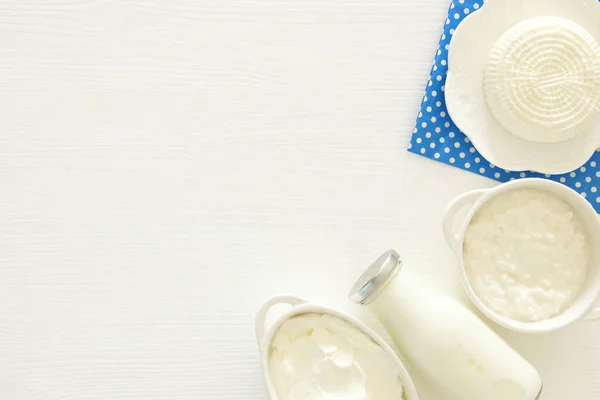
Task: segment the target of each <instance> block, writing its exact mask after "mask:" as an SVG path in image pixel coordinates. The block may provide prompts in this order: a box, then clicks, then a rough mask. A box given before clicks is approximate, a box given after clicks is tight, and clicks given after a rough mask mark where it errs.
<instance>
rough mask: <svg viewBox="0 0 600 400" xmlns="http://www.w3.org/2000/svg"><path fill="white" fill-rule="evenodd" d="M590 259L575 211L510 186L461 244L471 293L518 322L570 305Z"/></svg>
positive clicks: (558, 311) (483, 210) (485, 210)
mask: <svg viewBox="0 0 600 400" xmlns="http://www.w3.org/2000/svg"><path fill="white" fill-rule="evenodd" d="M591 258H592V254H591V249H590V245H589V243H588V239H587V236H586V231H585V229H584V227H583V225H582V223H581V221H580V220H579V217H578V216H577V214H576V213H575V211H574V210H573V209H572V208H571V207H570V206H569V205H568V204H567V203H565V202H564V201H562V200H561V199H559V198H557V197H556V196H554V195H552V194H550V193H549V192H545V191H542V190H537V189H517V190H510V191H507V192H504V193H501V194H499V195H498V196H496V197H494V198H492V199H491V200H490V201H488V202H487V203H485V204H484V205H483V206H482V207H481V208H480V209H479V210H478V211H477V213H476V214H475V215H474V217H473V218H472V219H471V221H470V223H469V226H468V228H467V230H466V232H465V236H464V242H463V261H464V265H465V270H466V273H467V277H468V280H469V281H470V283H471V285H472V287H473V290H474V292H475V294H476V295H477V296H478V297H479V299H480V300H481V301H482V302H483V303H485V305H486V306H487V307H489V308H490V309H491V310H493V311H494V312H496V313H497V314H500V315H503V316H505V317H507V318H510V319H513V320H517V321H522V322H536V321H542V320H546V319H550V318H552V317H555V316H557V315H559V314H561V313H562V312H564V311H565V310H566V309H567V308H569V306H571V304H573V302H574V301H575V299H576V298H577V297H578V296H579V294H580V293H581V292H582V290H583V287H584V285H585V282H586V279H587V276H588V272H589V269H590V264H591Z"/></svg>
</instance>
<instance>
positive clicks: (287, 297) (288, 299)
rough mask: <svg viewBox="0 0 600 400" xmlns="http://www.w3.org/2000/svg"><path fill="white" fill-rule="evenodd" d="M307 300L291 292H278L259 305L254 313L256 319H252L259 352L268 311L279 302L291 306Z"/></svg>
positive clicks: (261, 349)
mask: <svg viewBox="0 0 600 400" xmlns="http://www.w3.org/2000/svg"><path fill="white" fill-rule="evenodd" d="M307 302H308V301H307V300H305V299H303V298H300V297H297V296H294V295H291V294H279V295H276V296H273V297H271V298H270V299H268V300H267V301H265V302H264V303H263V305H262V306H260V309H259V310H258V313H256V319H255V320H254V329H255V332H256V341H257V342H258V347H259V349H260V351H261V353H264V348H263V347H264V343H263V339H264V337H265V330H266V323H267V314H269V311H271V309H272V308H273V307H275V306H276V305H279V304H288V305H290V306H292V308H293V307H296V306H298V305H300V304H305V303H307Z"/></svg>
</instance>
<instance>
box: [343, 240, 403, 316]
mask: <svg viewBox="0 0 600 400" xmlns="http://www.w3.org/2000/svg"><path fill="white" fill-rule="evenodd" d="M401 266H402V260H400V255H399V254H398V253H396V251H394V250H388V251H386V252H385V253H383V254H382V255H381V256H380V257H379V258H378V259H377V260H375V262H373V264H371V266H370V267H369V268H367V270H366V271H365V273H364V274H362V276H361V277H360V278H358V280H357V281H356V283H355V284H354V286H353V287H352V290H350V293H349V294H348V297H349V298H350V300H352V301H353V302H354V303H356V304H362V305H366V304H368V303H369V302H370V301H371V300H373V299H374V298H375V297H376V296H377V294H379V293H380V292H381V290H383V288H385V285H386V284H387V282H389V280H390V278H392V277H393V276H394V275H396V273H397V272H398V271H399V270H400V267H401Z"/></svg>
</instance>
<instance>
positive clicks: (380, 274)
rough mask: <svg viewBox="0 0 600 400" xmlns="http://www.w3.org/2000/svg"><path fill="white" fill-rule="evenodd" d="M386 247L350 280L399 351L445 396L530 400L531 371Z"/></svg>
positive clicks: (534, 389)
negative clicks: (362, 270) (359, 273)
mask: <svg viewBox="0 0 600 400" xmlns="http://www.w3.org/2000/svg"><path fill="white" fill-rule="evenodd" d="M401 266H402V263H401V261H400V257H399V255H398V254H397V253H396V252H395V251H393V250H390V251H388V252H387V253H385V254H383V255H382V256H381V257H380V258H379V259H377V260H376V261H375V262H374V263H373V264H372V265H371V266H370V267H369V269H368V270H367V271H366V272H365V273H364V274H363V276H361V278H360V279H359V280H358V281H357V282H356V285H355V286H354V288H353V289H352V291H351V293H350V298H351V300H352V301H354V302H356V303H359V304H363V305H368V307H369V309H370V310H371V311H372V312H373V313H374V314H375V315H376V316H377V317H378V318H379V320H380V321H381V323H382V324H383V325H384V326H385V328H386V329H387V331H388V333H389V334H390V336H391V338H392V339H393V340H394V342H395V343H396V345H397V346H398V348H399V349H400V351H401V352H402V353H403V354H404V355H406V356H407V357H408V358H409V359H410V361H411V362H412V363H413V364H414V366H415V367H417V368H418V369H419V370H420V371H421V372H422V373H423V374H424V375H425V376H427V377H428V378H430V379H431V380H432V381H434V382H435V383H436V386H437V387H438V389H439V390H440V392H441V394H442V395H444V397H445V398H447V399H451V400H509V399H510V400H536V399H537V398H538V397H539V395H540V393H541V390H542V379H541V377H540V375H539V374H538V373H537V371H536V370H535V369H534V368H533V366H531V364H529V363H528V362H527V361H526V360H525V359H524V358H523V357H522V356H521V355H519V354H518V353H517V352H516V351H515V350H513V349H512V348H511V347H510V346H509V345H508V344H507V343H506V342H504V340H502V338H500V337H499V336H498V335H497V334H496V333H494V332H493V331H492V330H491V329H490V328H489V327H488V326H487V325H485V324H484V323H483V321H481V320H480V319H479V318H478V317H477V316H476V315H475V314H473V313H472V312H471V311H470V310H469V309H468V308H467V307H466V306H464V305H463V304H462V303H460V302H459V301H458V300H456V299H454V298H452V297H450V296H448V295H446V294H444V293H443V292H441V291H438V290H436V289H434V288H431V287H429V286H427V285H426V284H424V283H422V282H421V281H420V280H419V278H418V277H417V276H415V275H412V274H410V273H409V272H407V271H405V270H403V269H402V268H401Z"/></svg>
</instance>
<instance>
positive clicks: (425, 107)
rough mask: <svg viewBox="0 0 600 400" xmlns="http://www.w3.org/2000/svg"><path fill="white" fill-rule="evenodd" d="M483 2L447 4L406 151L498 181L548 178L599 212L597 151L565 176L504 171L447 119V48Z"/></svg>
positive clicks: (599, 159) (599, 158) (599, 162)
mask: <svg viewBox="0 0 600 400" xmlns="http://www.w3.org/2000/svg"><path fill="white" fill-rule="evenodd" d="M483 3H484V2H483V1H480V0H454V1H453V2H452V4H451V5H450V11H449V13H448V19H447V20H446V24H445V25H444V32H443V34H442V37H441V40H440V45H439V48H438V50H437V55H436V57H435V62H434V64H433V67H432V68H431V73H430V78H429V82H428V83H427V88H426V92H425V96H424V97H423V102H422V104H421V112H420V113H419V116H418V118H417V123H416V128H415V130H414V131H413V135H412V139H411V142H410V145H409V148H408V150H409V151H410V152H412V153H415V154H419V155H422V156H425V157H427V158H430V159H433V160H437V161H441V162H443V163H445V164H449V165H453V166H455V167H458V168H461V169H464V170H467V171H471V172H473V173H476V174H479V175H482V176H486V177H488V178H492V179H496V180H498V181H500V182H507V181H510V180H514V179H519V178H546V179H551V180H554V181H556V182H560V183H562V184H564V185H566V186H569V187H570V188H572V189H574V190H576V191H577V192H578V193H580V194H581V195H582V196H583V197H585V198H586V199H587V200H588V201H589V202H590V203H591V204H592V205H593V206H594V208H595V209H596V211H597V212H600V192H599V191H598V188H600V169H599V165H600V151H597V152H596V153H594V155H593V156H592V158H591V159H590V160H589V161H588V162H587V163H586V164H585V165H584V166H582V167H581V168H579V169H577V170H575V171H573V172H571V173H568V174H563V175H552V176H550V175H544V174H539V173H537V172H529V171H528V172H511V171H506V170H504V169H500V168H498V167H496V166H495V165H492V164H490V163H489V162H486V160H485V158H483V156H482V155H481V154H479V152H478V151H477V150H476V149H475V148H474V147H473V146H472V145H471V144H470V140H469V138H467V137H466V136H465V135H464V134H463V133H462V132H460V130H459V129H458V128H457V127H456V125H454V123H453V122H452V120H451V119H450V117H449V116H448V110H447V109H446V104H445V101H444V93H443V92H444V89H445V86H444V85H445V81H446V72H447V71H448V45H449V44H450V39H451V38H452V35H453V34H454V30H455V29H456V27H457V26H458V24H459V23H460V22H461V21H462V20H463V19H464V18H465V17H466V16H467V15H470V14H472V13H473V12H476V11H477V10H478V9H479V8H480V7H481V6H482V5H483Z"/></svg>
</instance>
